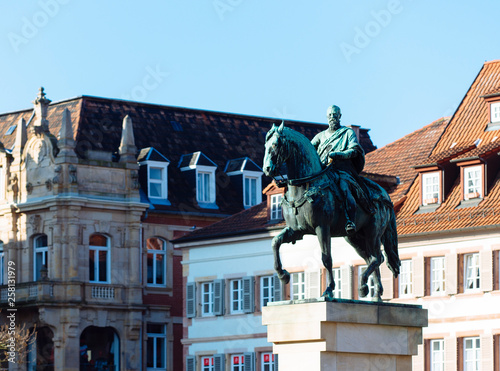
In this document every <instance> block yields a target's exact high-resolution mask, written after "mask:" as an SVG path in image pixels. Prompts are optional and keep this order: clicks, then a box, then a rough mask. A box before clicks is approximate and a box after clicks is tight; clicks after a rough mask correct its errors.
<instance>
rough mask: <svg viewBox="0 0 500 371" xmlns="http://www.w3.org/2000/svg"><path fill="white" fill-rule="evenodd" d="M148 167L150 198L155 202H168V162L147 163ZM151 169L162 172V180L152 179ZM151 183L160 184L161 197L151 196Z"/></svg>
mask: <svg viewBox="0 0 500 371" xmlns="http://www.w3.org/2000/svg"><path fill="white" fill-rule="evenodd" d="M145 164H146V165H147V167H148V197H149V198H150V199H153V200H167V199H168V165H170V164H169V163H168V162H160V161H145ZM151 169H160V170H161V179H152V178H151ZM151 183H153V184H160V190H161V195H160V196H152V195H151Z"/></svg>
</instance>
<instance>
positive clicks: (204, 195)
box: [196, 171, 215, 204]
mask: <svg viewBox="0 0 500 371" xmlns="http://www.w3.org/2000/svg"><path fill="white" fill-rule="evenodd" d="M214 172H215V171H214ZM214 172H205V171H198V173H197V175H196V179H197V187H196V200H197V201H198V202H199V203H202V204H203V203H205V204H207V203H214V202H215V182H214V175H215V174H214Z"/></svg>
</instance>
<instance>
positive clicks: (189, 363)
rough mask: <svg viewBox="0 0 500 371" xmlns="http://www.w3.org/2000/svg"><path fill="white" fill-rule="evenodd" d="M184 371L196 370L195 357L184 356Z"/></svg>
mask: <svg viewBox="0 0 500 371" xmlns="http://www.w3.org/2000/svg"><path fill="white" fill-rule="evenodd" d="M186 371H196V357H194V356H187V357H186Z"/></svg>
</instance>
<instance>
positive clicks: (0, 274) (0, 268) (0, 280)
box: [0, 241, 7, 285]
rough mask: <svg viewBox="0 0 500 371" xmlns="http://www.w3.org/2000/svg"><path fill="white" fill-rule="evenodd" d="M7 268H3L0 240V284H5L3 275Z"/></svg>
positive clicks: (3, 260)
mask: <svg viewBox="0 0 500 371" xmlns="http://www.w3.org/2000/svg"><path fill="white" fill-rule="evenodd" d="M6 271H7V269H6V268H5V255H4V251H3V242H2V241H0V285H5V284H6V283H7V281H6V277H5V276H4V274H5V272H6Z"/></svg>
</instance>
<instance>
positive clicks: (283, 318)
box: [262, 299, 427, 371]
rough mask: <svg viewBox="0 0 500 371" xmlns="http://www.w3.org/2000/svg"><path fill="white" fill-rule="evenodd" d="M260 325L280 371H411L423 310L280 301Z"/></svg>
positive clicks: (369, 304)
mask: <svg viewBox="0 0 500 371" xmlns="http://www.w3.org/2000/svg"><path fill="white" fill-rule="evenodd" d="M262 323H263V324H264V325H267V338H268V341H269V342H272V343H273V352H274V353H276V354H278V360H279V362H278V364H279V370H280V371H282V370H286V371H295V370H296V371H320V370H321V371H347V370H348V371H358V370H359V371H375V370H377V371H378V370H383V371H393V370H394V371H396V370H397V371H411V369H412V363H411V362H412V355H416V354H417V346H418V345H419V344H421V343H422V328H423V327H426V326H427V310H426V309H422V308H421V307H420V306H417V305H405V304H392V303H372V302H365V301H358V300H342V299H338V300H336V301H333V302H327V301H324V300H322V299H317V300H314V299H313V300H302V301H282V302H276V303H268V306H267V307H265V308H263V311H262Z"/></svg>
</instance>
